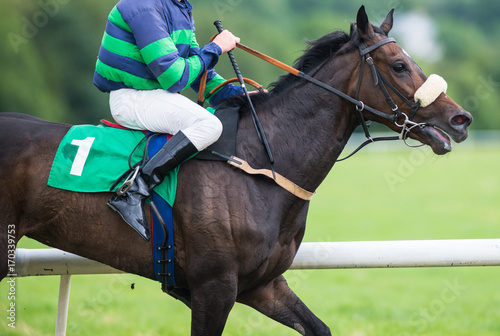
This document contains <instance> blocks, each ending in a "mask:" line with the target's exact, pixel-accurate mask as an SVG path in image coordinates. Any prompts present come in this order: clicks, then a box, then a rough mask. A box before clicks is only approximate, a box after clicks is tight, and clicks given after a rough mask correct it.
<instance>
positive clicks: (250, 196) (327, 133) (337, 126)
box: [0, 7, 472, 336]
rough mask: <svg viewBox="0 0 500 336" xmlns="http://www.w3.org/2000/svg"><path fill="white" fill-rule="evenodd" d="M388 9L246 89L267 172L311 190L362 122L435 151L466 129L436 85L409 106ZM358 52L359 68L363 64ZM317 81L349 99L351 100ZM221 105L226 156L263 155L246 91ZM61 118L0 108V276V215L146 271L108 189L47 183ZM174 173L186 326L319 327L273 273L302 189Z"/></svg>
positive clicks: (3, 236)
mask: <svg viewBox="0 0 500 336" xmlns="http://www.w3.org/2000/svg"><path fill="white" fill-rule="evenodd" d="M393 12H394V10H392V11H391V12H389V14H388V15H387V17H386V18H385V20H384V22H383V23H382V24H381V25H380V26H375V25H372V24H371V23H370V22H369V20H368V16H367V14H366V11H365V8H364V7H361V8H360V9H359V11H358V14H357V18H356V23H355V24H353V25H352V26H351V30H350V32H349V33H346V32H343V31H335V32H333V33H330V34H327V35H325V36H323V37H321V38H319V39H318V40H316V41H313V42H309V44H310V45H309V46H308V48H307V50H306V51H305V53H304V54H303V55H302V56H301V57H300V58H299V59H298V60H297V61H296V63H295V68H296V69H298V70H300V71H301V72H302V73H305V74H306V75H307V76H309V77H310V78H313V79H314V80H315V81H316V83H315V82H311V81H308V80H304V79H302V78H299V77H296V76H294V75H291V74H288V75H284V76H282V77H280V78H279V79H278V80H277V81H276V82H275V83H273V85H272V86H271V89H270V90H269V92H263V93H259V94H256V95H254V96H253V97H252V99H253V102H254V105H255V109H256V112H257V114H258V115H259V116H260V118H261V123H262V125H263V127H264V129H265V132H266V134H267V136H268V140H269V143H270V146H271V148H272V150H273V151H274V158H275V163H274V169H275V171H276V172H279V173H281V174H282V175H283V176H286V177H287V178H288V179H290V180H291V181H294V182H295V183H297V184H298V185H300V186H301V187H302V188H304V189H306V190H310V191H314V190H316V188H318V186H319V185H320V183H321V182H322V181H323V179H324V178H325V177H326V175H327V174H328V173H329V171H330V170H331V169H332V167H333V166H334V164H335V163H336V161H337V158H338V157H339V156H340V154H341V152H342V150H343V148H344V147H345V145H346V143H347V141H348V139H349V137H350V136H351V135H352V133H353V132H354V131H355V129H356V128H357V127H358V126H359V125H360V124H364V123H365V122H367V121H374V122H378V123H380V124H383V125H386V126H387V127H388V128H390V129H391V130H393V131H395V132H397V133H401V134H403V133H404V134H403V135H402V137H403V138H405V139H406V138H407V137H409V138H413V139H415V140H417V141H420V142H421V143H423V144H425V145H428V146H430V147H431V148H432V150H433V151H434V153H435V154H438V155H442V154H446V153H448V152H449V151H450V150H451V149H452V146H451V139H450V137H451V138H452V139H453V140H454V141H455V142H461V141H464V140H465V139H466V138H467V135H468V126H469V125H470V123H471V122H472V116H471V114H470V113H469V112H467V111H465V110H464V109H463V108H462V107H460V106H459V105H458V104H456V103H455V102H454V101H453V100H452V99H451V98H450V97H448V96H447V95H446V94H445V93H444V92H441V91H439V92H438V94H437V96H436V97H434V99H433V101H432V103H430V104H425V106H424V104H422V106H420V108H419V109H418V110H416V109H414V108H413V107H415V105H417V104H416V103H415V101H414V97H415V96H416V92H417V89H419V88H420V87H422V86H423V84H424V83H425V82H426V80H427V77H426V76H425V75H424V73H423V72H422V70H421V69H420V67H419V66H418V65H417V64H416V63H415V62H414V61H413V60H412V59H411V58H410V56H409V55H407V54H406V53H405V52H404V50H403V49H402V48H401V47H400V46H399V45H398V44H397V43H395V41H394V40H392V39H389V38H388V34H389V32H390V30H391V28H392V26H393ZM365 63H366V64H368V66H369V67H370V70H371V71H370V70H366V71H364V70H363V69H364V68H365V67H364V64H365ZM377 78H378V79H377ZM318 83H323V86H325V87H328V88H334V89H335V90H337V91H339V92H342V93H343V94H344V95H345V96H348V97H355V99H354V100H353V101H354V103H353V101H349V100H348V99H345V97H344V96H342V95H339V94H337V93H335V92H333V91H335V90H333V91H332V90H328V89H325V87H321V86H319V85H317V84H318ZM384 83H385V84H384ZM387 86H389V87H390V89H391V90H387ZM384 91H385V92H384ZM388 91H394V92H395V93H397V94H394V92H388ZM408 102H410V103H411V106H413V107H411V106H410V105H408ZM233 103H235V104H236V103H238V104H240V105H241V111H240V127H239V130H238V132H237V148H236V155H237V156H238V157H241V158H245V159H246V160H248V161H249V162H251V163H252V165H253V166H257V167H266V166H268V165H269V158H268V156H267V155H266V153H265V152H264V151H263V149H262V144H261V142H260V141H259V139H258V138H257V137H256V136H255V129H254V125H253V121H252V118H251V114H250V112H249V107H248V105H247V102H246V101H245V100H243V99H237V98H236V99H234V101H233ZM418 105H420V103H419V104H418ZM394 106H395V107H394ZM394 111H397V113H396V112H394ZM377 112H378V113H377ZM409 116H411V118H410V117H409ZM361 126H363V127H365V125H361ZM70 127H71V125H67V124H59V123H53V122H48V121H44V120H40V119H38V118H35V117H31V116H28V115H23V114H14V113H2V114H1V115H0V178H1V181H2V183H1V185H0V214H1V215H0V227H1V229H0V255H1V256H3V257H2V258H1V259H0V279H2V278H4V277H6V276H7V274H8V267H7V253H8V244H10V243H11V242H9V240H8V235H7V231H8V228H12V227H15V234H14V235H13V236H15V238H14V239H13V240H14V241H15V243H16V244H17V242H18V241H19V239H21V237H23V236H27V237H30V238H32V239H35V240H37V241H39V242H41V243H44V244H46V245H48V246H51V247H54V248H58V249H62V250H65V251H68V252H71V253H75V254H77V255H80V256H83V257H86V258H90V259H93V260H96V261H99V262H101V263H104V264H107V265H110V266H112V267H114V268H116V269H119V270H122V271H124V272H127V273H133V274H137V275H139V276H142V277H146V278H149V279H155V274H154V270H153V258H152V251H151V250H152V249H151V246H150V244H149V243H147V242H145V241H144V240H143V239H142V238H141V237H140V236H139V235H137V234H136V233H135V231H134V230H132V229H131V228H130V227H129V226H128V225H127V224H125V223H124V222H123V221H122V219H121V218H120V216H119V215H117V214H116V213H115V212H113V211H112V210H110V209H109V207H108V206H107V204H106V202H107V200H108V199H109V198H110V197H111V196H112V194H111V193H95V194H85V193H75V192H70V191H65V190H59V189H55V188H50V187H48V186H47V178H48V175H49V171H50V166H51V162H52V159H53V158H54V155H55V152H56V149H57V148H58V144H59V142H60V141H61V139H62V138H63V136H64V135H65V134H66V132H67V131H68V129H69V128H70ZM402 130H404V132H402ZM178 181H179V182H178V189H177V195H176V202H175V205H174V207H173V219H174V229H175V230H174V237H175V248H176V255H175V272H176V282H177V287H178V288H177V292H176V293H177V297H178V298H181V299H182V300H183V302H184V303H186V304H187V305H188V306H189V307H190V309H191V335H193V336H204V335H207V336H215V335H221V334H222V333H223V329H224V326H225V323H226V320H227V318H228V315H229V312H230V311H231V309H232V307H233V305H234V304H235V303H236V302H239V303H242V304H245V305H248V306H250V307H253V308H254V309H256V310H257V311H259V312H260V313H262V314H264V315H266V316H268V317H269V318H271V319H274V320H275V321H278V322H280V323H282V324H284V325H286V326H288V327H290V328H292V329H294V330H296V331H297V332H298V333H300V334H302V335H317V336H319V335H331V332H330V329H329V327H328V326H327V325H326V324H325V323H323V322H322V321H321V320H320V319H319V318H318V317H316V316H315V315H314V313H313V312H312V311H310V310H309V308H308V307H307V306H306V305H305V304H304V303H303V302H302V301H301V300H300V299H299V298H298V296H297V295H296V294H295V293H294V292H293V291H292V289H290V288H289V286H288V285H287V282H286V280H285V278H284V276H283V273H284V272H285V271H286V270H287V269H288V268H289V267H290V265H291V264H292V261H293V259H294V256H295V255H296V253H297V250H298V248H299V246H300V244H301V241H302V239H303V236H304V231H305V225H306V217H307V212H308V207H309V201H307V200H303V199H300V198H298V197H296V196H294V195H292V194H291V193H289V192H288V191H286V190H284V189H282V188H280V187H279V186H277V185H276V184H275V183H274V182H273V181H272V179H269V178H267V177H264V176H250V175H246V174H244V173H243V172H241V171H240V170H238V169H236V168H234V167H232V166H230V165H227V164H226V163H224V162H217V161H199V160H190V161H187V162H185V163H183V165H182V167H181V169H180V172H179V175H178ZM146 213H149V211H146ZM110 237H112V238H111V239H110Z"/></svg>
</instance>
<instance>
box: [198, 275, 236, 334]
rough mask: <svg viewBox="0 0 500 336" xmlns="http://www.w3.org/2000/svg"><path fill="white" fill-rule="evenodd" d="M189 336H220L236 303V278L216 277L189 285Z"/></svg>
mask: <svg viewBox="0 0 500 336" xmlns="http://www.w3.org/2000/svg"><path fill="white" fill-rule="evenodd" d="M190 287H191V336H220V335H222V331H223V330H224V326H225V325H226V321H227V318H228V316H229V312H230V311H231V309H232V308H233V306H234V303H235V302H236V295H237V294H236V292H237V288H238V285H237V279H236V277H234V279H233V277H230V276H227V277H217V278H212V279H207V278H206V276H205V281H203V282H201V283H200V282H199V283H197V284H196V285H194V286H193V285H191V286H190Z"/></svg>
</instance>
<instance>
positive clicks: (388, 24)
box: [380, 8, 394, 35]
mask: <svg viewBox="0 0 500 336" xmlns="http://www.w3.org/2000/svg"><path fill="white" fill-rule="evenodd" d="M393 23H394V8H393V9H391V11H390V12H389V14H387V17H386V18H385V20H384V22H382V24H381V25H380V29H382V31H383V32H384V33H385V35H389V32H390V31H391V29H392V24H393Z"/></svg>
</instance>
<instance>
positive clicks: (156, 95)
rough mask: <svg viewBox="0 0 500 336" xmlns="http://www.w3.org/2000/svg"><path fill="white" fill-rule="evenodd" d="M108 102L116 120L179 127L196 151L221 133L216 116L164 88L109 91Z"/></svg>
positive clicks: (161, 129)
mask: <svg viewBox="0 0 500 336" xmlns="http://www.w3.org/2000/svg"><path fill="white" fill-rule="evenodd" d="M109 105H110V107H111V114H112V116H113V118H114V119H115V121H116V122H117V123H118V124H120V125H122V126H125V127H128V128H131V129H136V130H148V131H151V132H155V133H167V134H172V135H175V134H176V133H177V132H179V131H182V133H184V135H186V137H187V138H188V139H189V140H190V141H191V142H192V143H193V145H194V146H195V147H196V149H198V150H199V151H201V150H203V149H205V148H206V147H208V146H210V145H211V144H212V143H214V142H215V141H217V139H219V137H220V135H221V133H222V124H221V122H220V121H219V119H218V118H217V117H215V116H214V115H212V114H211V113H210V112H208V111H207V110H205V109H204V108H203V107H201V106H199V105H198V104H196V103H194V102H193V101H191V100H190V99H189V98H186V97H184V96H182V95H181V94H178V93H171V92H168V91H166V90H134V89H121V90H117V91H112V92H111V94H110V99H109Z"/></svg>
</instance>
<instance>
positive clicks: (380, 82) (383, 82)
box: [337, 37, 426, 162]
mask: <svg viewBox="0 0 500 336" xmlns="http://www.w3.org/2000/svg"><path fill="white" fill-rule="evenodd" d="M392 42H394V43H395V42H396V40H395V39H394V38H392V37H388V38H386V39H383V40H381V41H379V42H377V43H374V44H373V45H371V46H369V47H367V46H366V44H365V43H361V44H360V45H359V47H358V48H359V53H360V55H361V70H360V72H359V78H358V84H357V86H356V93H355V95H354V101H352V102H353V103H354V104H355V105H356V109H355V115H356V118H357V119H358V122H359V123H360V125H361V126H362V128H363V131H364V133H365V136H366V138H367V140H366V141H365V142H364V143H362V144H361V145H360V146H359V147H358V148H356V150H354V151H353V152H352V153H351V154H350V155H348V156H347V157H345V158H343V159H339V160H337V162H339V161H344V160H346V159H348V158H350V157H351V156H353V155H354V154H356V153H357V152H358V151H359V150H361V149H362V148H363V147H365V146H367V145H368V144H370V143H373V142H377V141H391V140H403V141H404V143H405V144H406V145H407V146H409V147H420V146H422V145H418V146H413V145H410V144H409V143H408V142H407V141H406V140H407V138H408V135H409V133H410V131H411V130H412V129H413V128H415V127H420V128H424V127H425V126H426V124H425V123H416V122H414V121H413V118H414V117H415V115H416V114H417V111H418V109H419V108H420V106H421V104H420V101H418V100H416V102H415V103H412V102H411V101H409V100H408V99H407V98H406V97H405V96H404V95H403V94H402V93H401V92H400V91H399V90H398V89H397V88H396V87H394V85H392V84H391V82H389V80H387V78H385V76H384V75H382V73H381V72H380V70H379V69H378V68H377V66H376V65H375V62H374V61H373V58H372V57H371V55H370V52H372V51H374V50H376V49H378V48H380V47H381V46H383V45H386V44H388V43H392ZM365 63H366V64H368V66H369V67H370V70H371V72H372V76H373V80H374V84H375V86H380V89H381V90H382V92H383V94H384V96H385V99H386V101H387V103H388V104H389V106H390V108H391V110H392V112H393V113H392V114H387V113H384V112H381V111H379V110H376V109H373V108H370V107H368V106H366V105H365V104H364V103H363V102H362V101H361V100H359V92H360V89H361V83H362V80H363V74H364V69H365ZM387 87H388V88H389V89H390V90H391V91H392V92H394V93H395V94H396V95H397V96H398V97H400V98H401V99H402V100H403V102H404V103H405V104H407V105H408V106H409V107H410V108H411V112H410V115H409V116H408V115H407V114H406V113H404V112H401V110H400V109H399V107H398V105H397V104H396V103H395V102H394V99H392V97H391V94H390V93H389V90H388V89H387ZM363 110H367V111H369V112H371V113H373V114H375V115H377V116H379V117H382V118H384V119H388V120H391V121H392V122H394V123H395V124H396V126H398V127H401V133H400V134H399V135H398V136H391V137H376V138H373V137H372V136H371V135H370V131H369V129H368V127H369V125H370V124H368V123H367V121H366V119H365V117H364V116H363V114H362V111H363ZM402 117H403V118H404V121H403V123H402V124H399V123H398V120H399V119H401V118H402Z"/></svg>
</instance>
